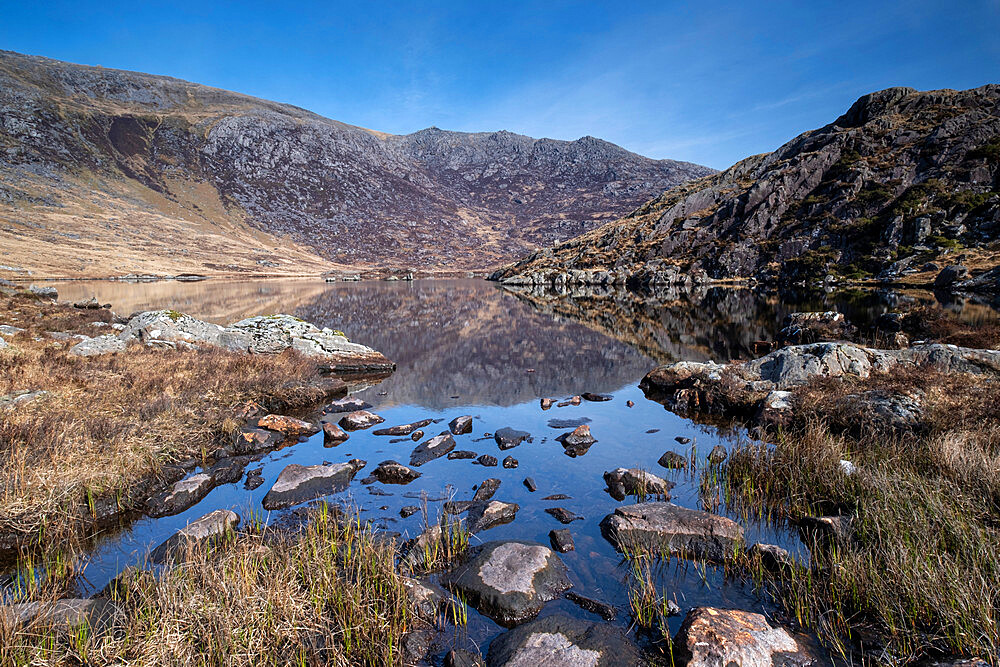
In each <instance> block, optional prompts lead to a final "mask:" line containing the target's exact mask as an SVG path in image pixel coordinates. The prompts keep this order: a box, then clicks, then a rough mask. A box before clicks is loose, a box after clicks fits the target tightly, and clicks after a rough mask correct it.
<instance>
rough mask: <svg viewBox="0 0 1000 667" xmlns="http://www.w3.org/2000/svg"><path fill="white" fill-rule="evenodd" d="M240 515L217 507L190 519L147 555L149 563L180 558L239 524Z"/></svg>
mask: <svg viewBox="0 0 1000 667" xmlns="http://www.w3.org/2000/svg"><path fill="white" fill-rule="evenodd" d="M239 522H240V517H239V516H238V515H237V514H236V513H235V512H231V511H230V510H224V509H218V510H215V511H214V512H209V513H208V514H206V515H204V516H202V517H200V518H198V519H196V520H194V521H192V522H191V523H189V524H188V525H187V526H186V527H184V528H182V529H180V530H179V531H177V532H176V533H174V534H173V535H171V536H170V537H168V538H167V539H166V540H165V541H164V542H163V543H162V544H160V546H158V547H156V549H154V550H153V552H152V553H151V554H150V555H149V561H150V562H151V563H162V562H163V561H165V560H168V559H176V558H180V557H181V556H183V555H184V553H185V552H186V551H187V550H188V549H190V548H192V547H195V546H199V545H202V544H205V543H207V542H209V541H211V540H212V539H215V538H219V537H222V536H224V535H225V534H226V533H228V532H229V531H231V530H233V529H234V528H236V526H237V525H239Z"/></svg>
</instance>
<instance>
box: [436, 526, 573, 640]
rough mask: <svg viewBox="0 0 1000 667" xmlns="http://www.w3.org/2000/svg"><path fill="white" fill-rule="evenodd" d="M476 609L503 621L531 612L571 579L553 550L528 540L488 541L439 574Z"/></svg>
mask: <svg viewBox="0 0 1000 667" xmlns="http://www.w3.org/2000/svg"><path fill="white" fill-rule="evenodd" d="M441 580H442V583H444V585H445V586H447V587H448V588H451V589H453V590H456V591H458V592H460V593H462V594H463V595H465V597H466V599H467V600H468V601H469V604H471V605H472V606H473V608H475V609H476V610H477V611H479V612H480V613H482V614H485V615H486V616H489V617H490V618H492V619H493V620H494V621H496V622H497V623H499V624H501V625H505V626H508V627H510V626H512V625H515V624H517V623H520V622H523V621H525V620H527V619H529V618H532V617H534V616H535V615H536V614H538V612H539V610H541V608H542V605H544V604H545V603H546V602H548V601H549V600H553V599H555V598H557V597H558V596H559V595H560V594H562V592H563V591H565V590H566V589H568V588H569V587H570V586H571V584H570V581H569V578H568V576H567V571H566V566H565V565H564V564H563V562H562V561H561V560H560V559H559V556H557V555H556V553H555V552H554V551H552V550H551V549H549V548H548V547H544V546H542V545H540V544H536V543H534V542H527V541H517V540H512V541H505V542H488V543H486V544H485V545H483V547H482V549H481V550H480V551H479V553H478V554H477V555H476V556H475V557H474V558H472V559H471V560H470V561H468V562H466V563H464V564H462V565H460V566H458V567H457V568H455V569H454V570H453V571H452V572H449V573H447V574H445V575H443V576H442V578H441Z"/></svg>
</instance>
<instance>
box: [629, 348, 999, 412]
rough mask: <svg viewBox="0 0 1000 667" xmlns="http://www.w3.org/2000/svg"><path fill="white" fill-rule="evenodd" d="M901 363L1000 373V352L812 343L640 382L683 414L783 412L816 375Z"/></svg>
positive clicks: (653, 374)
mask: <svg viewBox="0 0 1000 667" xmlns="http://www.w3.org/2000/svg"><path fill="white" fill-rule="evenodd" d="M897 366H907V367H926V368H932V369H935V370H938V371H941V372H946V373H973V374H977V375H984V374H985V375H993V376H1000V351H997V350H980V349H974V348H965V347H958V346H956V345H944V344H929V345H917V346H914V347H909V348H905V349H902V350H880V349H874V348H866V347H861V346H859V345H854V344H850V343H814V344H810V345H794V346H789V347H785V348H781V349H779V350H776V351H774V352H771V353H770V354H767V355H764V356H763V357H760V358H758V359H754V360H752V361H747V362H734V363H731V364H724V365H723V364H716V363H713V362H706V363H699V362H678V363H674V364H666V365H663V366H660V367H658V368H656V369H654V370H652V371H650V372H649V373H648V374H647V375H646V376H645V377H644V378H643V379H642V382H641V383H640V384H639V387H640V388H641V389H642V390H643V391H644V392H645V393H646V395H647V396H649V397H650V398H653V399H654V400H657V401H660V402H662V403H664V405H666V406H667V407H669V408H670V409H672V410H676V411H678V412H682V413H683V412H713V413H720V414H735V415H753V414H755V413H757V412H759V411H762V410H763V411H765V412H767V411H772V412H775V413H780V412H782V411H785V410H788V409H790V407H791V406H790V400H791V396H790V394H788V393H785V392H787V391H788V390H791V389H795V388H796V387H801V386H803V385H805V384H807V383H808V382H810V381H811V380H813V379H814V378H839V377H851V378H858V379H862V380H863V379H866V378H868V377H870V376H871V375H872V374H876V373H886V372H888V371H890V370H891V369H893V368H895V367H897ZM779 392H780V393H779ZM854 398H855V400H858V399H865V398H867V399H870V401H869V402H870V403H871V404H872V406H873V407H872V409H875V407H878V409H879V410H883V411H885V410H888V411H890V412H900V410H903V411H905V412H908V413H910V414H911V415H912V414H915V413H916V411H918V409H919V406H917V405H916V403H914V402H913V401H912V400H911V401H910V402H908V403H907V402H906V401H902V402H900V401H896V405H895V406H893V405H890V404H887V403H886V399H885V398H884V397H881V395H880V394H877V393H868V394H865V395H864V396H858V397H854ZM900 414H902V413H901V412H900ZM903 419H909V417H903Z"/></svg>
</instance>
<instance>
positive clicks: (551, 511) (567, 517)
mask: <svg viewBox="0 0 1000 667" xmlns="http://www.w3.org/2000/svg"><path fill="white" fill-rule="evenodd" d="M545 513H546V514H548V515H550V516H553V517H555V519H556V521H558V522H559V523H562V524H567V523H572V522H574V521H582V520H583V517H582V516H580V515H579V514H574V513H573V512H570V511H569V510H568V509H564V508H562V507H547V508H546V509H545Z"/></svg>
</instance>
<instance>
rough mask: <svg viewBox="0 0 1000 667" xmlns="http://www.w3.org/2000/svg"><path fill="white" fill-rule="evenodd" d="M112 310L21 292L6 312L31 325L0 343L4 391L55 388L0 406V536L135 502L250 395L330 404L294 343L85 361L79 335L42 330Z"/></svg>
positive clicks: (223, 431)
mask: <svg viewBox="0 0 1000 667" xmlns="http://www.w3.org/2000/svg"><path fill="white" fill-rule="evenodd" d="M106 312H107V311H100V310H98V311H77V310H76V309H73V308H69V307H65V306H51V305H45V304H39V303H38V302H35V301H32V300H29V299H24V298H15V299H10V300H8V301H7V303H6V309H4V310H2V311H0V321H2V322H3V323H6V324H14V325H17V326H21V327H26V328H28V331H26V332H25V333H22V334H19V335H18V336H17V337H15V338H13V339H12V340H11V347H10V348H8V349H6V350H2V351H0V396H3V395H6V394H10V393H12V392H16V391H23V390H31V391H38V390H42V391H46V392H48V394H47V395H46V396H44V397H42V398H39V399H36V400H34V401H30V402H25V403H20V404H16V405H13V406H9V407H7V408H6V409H4V408H0V410H2V412H0V537H4V538H7V540H8V541H10V539H11V536H17V538H18V539H17V540H16V541H18V542H24V541H25V540H28V541H30V540H32V539H33V538H41V539H42V540H43V541H45V542H52V543H55V542H57V541H58V540H59V539H61V538H65V537H67V536H68V534H71V533H75V532H79V531H80V530H82V529H83V528H85V527H86V526H87V524H88V523H89V522H90V521H91V520H92V519H93V518H94V516H93V514H94V507H95V505H98V504H102V503H111V504H113V505H116V506H117V507H118V508H120V509H122V510H128V509H133V508H136V507H138V506H139V505H140V504H141V503H142V502H143V501H144V500H145V495H146V494H148V492H149V485H148V483H147V482H148V481H149V480H150V479H152V478H153V477H154V476H155V475H156V474H157V471H158V470H159V469H160V467H161V466H162V465H164V464H166V463H170V462H173V461H177V460H181V459H187V458H191V457H197V458H201V457H203V456H204V454H205V453H206V452H209V451H212V450H213V449H215V448H216V447H218V446H219V445H220V444H222V443H223V440H225V438H226V437H227V436H228V435H229V434H230V433H231V432H232V430H233V429H234V428H236V427H237V426H238V424H237V423H236V422H235V421H234V416H235V415H236V413H237V412H238V410H239V409H240V407H241V406H243V405H245V404H246V403H247V402H249V401H254V402H256V403H258V404H260V405H261V406H263V407H264V408H265V409H268V410H272V411H279V410H294V409H297V408H302V407H306V406H311V405H315V404H316V403H318V402H320V401H322V400H323V399H324V398H325V397H326V396H327V394H328V392H329V390H330V388H331V387H333V386H335V384H334V382H332V381H330V380H329V379H326V378H322V377H320V376H319V372H318V369H317V366H316V364H315V362H313V361H311V360H308V359H306V358H305V357H302V356H301V355H298V354H296V353H293V352H288V353H284V354H281V355H276V356H257V355H246V354H242V353H231V352H226V351H223V350H221V349H217V348H209V347H206V348H204V349H202V350H198V351H173V350H154V349H147V348H144V347H142V346H140V345H133V346H131V347H130V348H129V349H128V350H127V351H125V352H123V353H120V354H113V355H104V356H98V357H88V358H81V357H77V356H74V355H72V354H70V353H69V347H71V346H72V344H73V343H74V342H75V341H65V342H63V341H56V340H53V339H52V338H49V337H46V336H45V335H44V331H47V330H67V329H68V330H71V331H81V330H83V331H87V330H88V329H89V328H92V326H91V325H89V324H87V322H89V321H91V320H93V319H96V318H99V317H102V316H103V317H107V315H106ZM101 331H105V332H106V331H109V329H107V328H104V329H102V330H101ZM87 332H88V333H94V332H93V331H87ZM35 337H40V338H41V340H37V341H36V340H34V338H35ZM43 529H44V530H43Z"/></svg>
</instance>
